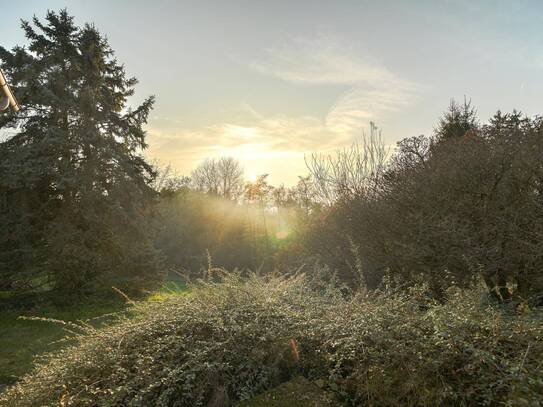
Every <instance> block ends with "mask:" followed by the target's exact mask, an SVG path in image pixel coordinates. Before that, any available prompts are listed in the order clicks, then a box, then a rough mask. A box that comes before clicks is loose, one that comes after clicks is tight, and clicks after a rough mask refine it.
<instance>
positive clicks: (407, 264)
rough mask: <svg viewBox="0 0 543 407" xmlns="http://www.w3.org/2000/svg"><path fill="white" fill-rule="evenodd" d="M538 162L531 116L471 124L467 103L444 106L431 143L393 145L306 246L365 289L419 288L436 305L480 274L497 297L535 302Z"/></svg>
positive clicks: (541, 215)
mask: <svg viewBox="0 0 543 407" xmlns="http://www.w3.org/2000/svg"><path fill="white" fill-rule="evenodd" d="M458 129H462V132H459V130H458ZM466 129H467V130H466ZM341 159H343V158H342V157H341V156H340V157H339V158H338V159H337V160H341ZM542 159H543V120H542V119H541V118H539V117H536V118H527V117H523V116H522V115H521V114H520V113H518V112H513V113H511V114H502V113H499V112H498V113H497V114H496V115H495V116H494V117H493V118H491V120H490V121H489V122H488V124H485V125H479V124H478V123H477V121H476V120H475V112H474V111H473V109H471V108H470V106H469V104H467V103H466V104H465V105H464V106H459V105H456V104H453V105H452V106H451V109H450V111H449V112H448V113H447V114H446V115H445V116H444V118H443V119H442V120H441V122H440V125H439V127H438V129H437V130H436V134H435V135H434V136H433V137H424V136H420V137H413V138H408V139H404V140H402V141H401V142H400V143H399V144H398V148H397V151H396V152H395V153H394V154H393V156H392V158H391V159H390V160H389V161H388V162H387V165H386V166H385V167H381V168H377V169H376V170H375V171H373V172H371V173H368V174H367V176H366V177H365V178H363V179H362V182H361V184H362V185H366V186H367V187H366V188H362V187H360V188H359V190H360V191H359V192H358V191H355V193H349V194H340V196H339V197H338V198H337V199H336V200H335V201H334V203H333V204H332V205H330V206H329V208H328V210H326V211H324V213H323V216H321V217H319V218H316V219H315V221H314V222H313V224H312V227H311V229H310V230H309V232H308V234H307V235H306V246H307V247H308V250H309V251H313V252H317V253H320V256H321V258H322V259H323V261H324V262H326V263H327V264H330V265H331V266H333V267H334V268H337V269H338V270H345V271H347V272H348V271H349V270H351V272H350V273H346V272H344V273H343V274H344V275H345V278H346V279H347V280H351V281H353V280H356V278H357V276H360V275H361V276H362V278H361V279H362V280H363V281H362V282H363V284H365V286H366V287H368V288H375V287H376V286H378V285H379V284H380V283H381V281H382V279H383V277H384V276H386V275H392V276H394V277H395V278H401V279H403V281H404V283H416V282H421V281H424V282H428V284H429V285H430V286H431V288H432V290H433V293H434V295H435V297H436V298H441V297H443V291H444V290H445V289H446V288H447V287H449V286H451V285H454V284H458V285H460V286H463V287H469V286H470V285H471V284H472V283H473V281H474V280H476V279H477V278H478V276H479V275H482V276H483V278H484V280H485V282H486V284H487V286H488V288H489V289H490V290H491V291H492V292H493V294H494V295H495V296H496V297H497V298H499V299H501V300H509V299H511V298H512V297H515V298H516V300H518V301H528V302H530V303H532V304H535V303H538V302H539V301H541V295H542V293H543V274H542V271H541V270H542V269H543V268H542V266H543V263H542V261H543V257H542V256H541V253H543V251H542V246H541V242H543V240H542V236H543V223H542V220H543V189H542V184H541V181H542V180H543V167H542V166H541V162H542ZM343 161H345V160H344V159H343ZM336 166H339V164H336ZM352 168H353V167H352V166H349V165H347V169H348V170H350V169H352ZM313 174H314V176H317V177H319V176H321V175H320V174H319V173H318V172H315V171H313ZM332 175H333V176H332V177H331V179H332V180H331V181H330V182H329V183H332V182H335V181H336V179H337V178H338V176H336V175H335V174H332ZM341 175H342V173H341V172H340V174H339V176H341ZM321 177H322V176H321ZM339 178H340V179H342V178H341V177H339ZM336 184H337V182H336Z"/></svg>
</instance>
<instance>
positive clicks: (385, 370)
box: [0, 275, 543, 407]
mask: <svg viewBox="0 0 543 407" xmlns="http://www.w3.org/2000/svg"><path fill="white" fill-rule="evenodd" d="M221 280H222V281H221V282H216V283H199V284H198V285H197V286H195V287H193V289H192V292H191V294H189V295H186V296H182V297H169V298H168V299H166V300H163V301H161V302H156V303H145V304H136V305H135V308H134V310H133V312H134V311H135V312H136V314H137V315H136V316H135V317H133V318H122V320H121V321H119V323H117V324H115V325H113V326H110V327H106V328H102V329H93V328H90V327H88V326H87V325H82V326H80V327H79V328H77V329H78V330H80V331H82V332H83V333H82V334H81V335H78V344H77V345H75V346H71V347H69V348H66V349H65V350H63V351H61V352H59V353H56V354H51V355H48V356H47V357H45V359H44V360H43V361H41V362H40V363H39V365H38V367H37V368H36V369H35V371H34V372H32V373H30V374H29V375H27V376H26V377H24V378H23V379H22V380H21V381H20V383H19V384H17V385H16V386H14V387H12V388H11V389H9V390H8V391H7V392H6V393H5V394H4V395H3V396H2V398H0V403H1V404H2V405H4V406H20V407H24V406H58V405H63V406H121V405H122V406H198V405H201V406H223V405H224V406H228V405H232V404H234V403H235V402H236V401H237V400H240V399H246V398H249V397H251V396H252V395H254V394H256V393H258V392H260V391H262V390H264V389H266V388H268V387H271V386H274V385H275V384H277V383H279V382H281V381H284V380H287V379H288V378H289V377H291V376H292V375H294V374H300V373H301V374H304V375H305V376H306V377H309V378H310V379H312V380H314V381H315V382H317V383H319V384H320V385H321V386H323V387H325V388H328V389H329V390H331V391H333V392H335V394H336V395H337V397H338V398H339V399H340V400H341V401H342V402H343V403H344V404H345V405H361V404H365V405H372V406H391V405H408V406H409V405H410V406H436V405H451V406H462V405H464V406H476V405H491V406H492V405H496V406H497V405H510V406H519V405H531V406H537V405H541V399H542V397H543V373H542V364H541V360H542V358H543V329H542V325H543V324H542V321H543V315H542V314H541V311H538V310H533V311H529V310H525V311H524V313H522V314H516V313H515V312H513V311H512V310H508V309H506V308H503V306H498V305H495V304H493V303H490V302H488V301H487V300H485V299H484V298H485V297H484V296H481V293H480V292H479V291H476V290H473V291H469V292H465V291H457V292H456V291H450V292H448V296H449V300H448V302H447V303H445V304H436V303H434V302H433V301H432V300H430V299H429V298H430V297H428V296H427V294H426V290H425V288H424V287H422V288H420V287H419V288H416V289H412V290H410V292H408V293H405V292H403V293H394V292H389V291H388V290H383V292H381V293H373V294H371V295H370V294H363V293H359V294H353V295H345V292H344V291H343V290H339V289H337V288H334V287H331V286H329V285H327V284H324V283H322V282H320V283H319V282H315V281H310V280H308V279H306V278H305V277H304V276H302V275H298V276H294V277H290V278H285V277H282V278H279V277H267V278H260V277H256V276H250V277H249V278H247V279H242V278H241V277H240V276H239V275H224V276H223V278H222V279H221Z"/></svg>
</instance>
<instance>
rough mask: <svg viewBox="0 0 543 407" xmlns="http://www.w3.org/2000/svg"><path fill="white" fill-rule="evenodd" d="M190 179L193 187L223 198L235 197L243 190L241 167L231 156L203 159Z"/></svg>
mask: <svg viewBox="0 0 543 407" xmlns="http://www.w3.org/2000/svg"><path fill="white" fill-rule="evenodd" d="M191 179H192V183H193V186H194V188H195V189H197V190H199V191H202V192H205V193H208V194H213V195H217V196H220V197H223V198H225V199H237V198H238V197H239V196H240V195H241V193H242V192H243V168H242V167H241V164H240V163H239V161H237V160H236V159H235V158H232V157H221V158H210V159H207V160H205V161H204V162H203V163H202V164H200V165H199V166H198V167H197V168H196V169H195V170H194V171H193V172H192V174H191Z"/></svg>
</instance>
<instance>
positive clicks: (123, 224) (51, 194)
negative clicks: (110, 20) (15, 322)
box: [0, 10, 159, 295]
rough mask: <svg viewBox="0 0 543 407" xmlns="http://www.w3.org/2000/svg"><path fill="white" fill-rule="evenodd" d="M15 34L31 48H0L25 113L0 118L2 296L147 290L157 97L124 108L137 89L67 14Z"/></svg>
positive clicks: (152, 269)
mask: <svg viewBox="0 0 543 407" xmlns="http://www.w3.org/2000/svg"><path fill="white" fill-rule="evenodd" d="M22 27H23V29H24V32H25V35H26V38H27V39H28V42H29V44H28V46H26V47H19V46H17V47H15V48H14V49H13V50H12V51H9V50H6V49H5V48H3V47H0V58H1V59H2V60H3V61H4V64H3V69H4V71H5V73H6V76H7V77H8V78H9V80H10V82H11V84H12V85H13V88H14V90H15V92H16V94H17V97H18V98H19V100H20V102H21V105H22V109H21V111H20V112H19V113H18V114H7V115H3V116H2V117H1V119H0V120H1V122H0V127H2V128H3V129H11V130H10V131H11V133H12V134H11V136H9V137H8V138H7V140H5V141H3V142H1V143H0V191H1V193H2V202H0V204H1V206H0V279H1V280H2V281H3V282H2V285H3V286H4V288H9V287H12V288H13V287H14V286H15V287H25V286H26V287H30V288H32V287H35V286H39V285H48V286H53V287H54V288H55V289H56V290H57V291H61V292H63V293H64V294H65V295H66V294H81V293H85V292H89V291H94V290H96V288H97V287H100V286H106V287H109V285H111V283H112V282H114V283H115V284H117V285H121V286H125V287H138V286H139V287H143V286H147V287H148V288H149V287H150V281H153V280H157V272H158V266H159V262H158V261H157V257H156V254H155V250H154V248H153V247H152V244H151V242H152V241H151V236H150V235H149V234H148V222H149V217H148V216H147V214H148V212H149V204H150V203H151V201H152V198H153V194H154V193H153V191H152V189H151V188H150V186H149V182H150V181H151V180H152V178H153V176H154V173H153V171H152V168H151V167H150V166H149V165H148V164H147V163H146V162H145V161H144V159H143V158H142V156H141V151H142V150H143V149H144V148H145V147H146V144H145V131H144V130H143V128H142V126H143V125H144V124H145V123H146V121H147V116H148V114H149V111H150V109H151V108H152V105H153V98H148V99H146V100H145V101H144V102H143V103H142V104H141V105H140V106H138V107H136V108H135V109H129V108H128V105H127V98H128V97H130V96H131V95H133V93H134V86H135V84H136V83H137V81H136V79H135V78H128V77H126V74H125V72H124V68H123V66H122V65H121V64H119V63H118V62H117V60H116V59H115V58H114V54H113V51H112V50H111V48H110V47H109V45H108V43H107V41H106V39H105V38H104V37H102V36H101V35H100V33H99V32H98V31H97V30H96V28H94V26H91V25H84V26H83V27H77V26H76V25H75V24H74V21H73V18H72V17H70V16H69V15H68V13H67V12H66V10H62V11H60V12H59V13H55V12H52V11H51V12H48V13H47V16H46V19H45V21H44V22H42V21H40V20H39V19H37V18H34V19H33V21H32V22H27V21H23V23H22Z"/></svg>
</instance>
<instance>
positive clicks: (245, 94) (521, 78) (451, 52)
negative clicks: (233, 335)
mask: <svg viewBox="0 0 543 407" xmlns="http://www.w3.org/2000/svg"><path fill="white" fill-rule="evenodd" d="M0 4H1V5H2V14H3V19H2V20H3V21H2V25H1V26H0V38H1V40H0V41H1V44H2V45H3V46H6V47H11V46H13V45H15V44H20V45H22V44H25V43H26V40H25V38H24V36H23V33H22V31H21V29H20V19H21V18H23V19H29V18H31V17H32V16H33V15H36V16H38V17H43V16H44V15H45V12H46V10H47V9H51V10H59V9H61V8H65V7H66V8H68V11H69V12H70V13H71V14H72V15H74V16H75V20H76V22H78V23H81V24H83V23H85V22H90V23H94V24H95V26H96V27H97V28H98V29H99V30H100V31H101V32H102V33H103V34H105V35H106V36H107V38H108V39H109V42H110V45H111V47H112V48H113V49H114V50H115V52H116V56H117V58H118V60H119V61H120V62H122V63H124V64H125V67H126V71H127V73H128V74H129V75H133V76H135V77H137V78H138V79H139V81H140V82H139V84H138V85H137V88H136V96H135V97H134V98H133V99H132V100H131V101H130V103H131V104H133V105H136V104H137V103H138V102H140V101H141V100H143V99H144V98H145V97H146V96H148V95H155V96H156V104H155V108H154V110H153V112H152V113H151V116H150V119H149V122H148V124H147V130H148V138H147V142H148V144H149V148H148V150H147V151H146V153H145V154H146V156H147V157H149V158H150V159H157V160H159V161H160V162H161V163H162V164H164V165H166V164H171V165H172V166H173V167H174V168H175V169H177V171H178V172H179V174H187V175H188V174H189V173H190V171H191V169H193V168H194V167H195V166H197V165H198V164H199V163H200V162H202V161H203V160H204V159H205V158H208V157H219V156H232V157H235V158H237V159H238V160H240V161H241V163H242V165H243V166H244V168H245V174H246V176H247V178H252V177H255V176H256V175H259V174H266V173H267V174H270V175H269V179H270V181H271V182H272V183H273V184H275V185H278V184H280V183H285V184H286V185H292V184H294V183H295V182H296V180H297V177H298V176H299V175H305V174H306V173H307V170H306V167H305V162H304V157H305V156H307V155H309V154H311V153H313V152H322V153H330V152H333V151H334V150H336V149H338V148H343V147H347V146H349V145H350V144H351V143H352V142H353V140H356V139H357V138H360V137H361V136H362V134H363V133H364V132H366V133H367V131H368V129H369V123H370V121H373V122H375V123H376V125H377V126H378V128H379V129H380V130H381V132H382V136H383V139H384V140H385V143H387V144H388V145H390V146H393V145H395V143H396V142H397V141H399V140H401V139H402V138H405V137H411V136H416V135H420V134H426V135H429V134H431V133H432V131H433V128H434V126H435V124H436V122H437V120H438V119H439V117H440V115H441V114H442V112H443V111H444V110H445V109H446V108H447V106H448V105H449V103H450V100H451V98H455V99H456V100H463V99H464V97H467V98H468V99H471V100H472V103H473V104H474V106H475V107H476V108H477V110H478V111H479V114H480V117H481V119H482V120H486V119H488V117H490V116H491V115H492V114H493V113H495V112H496V111H497V110H498V109H500V110H502V111H511V110H513V109H517V110H521V111H522V112H524V113H526V114H527V115H529V116H532V115H536V114H541V113H542V108H543V96H542V95H543V29H541V27H542V21H543V2H541V1H539V0H536V1H468V0H449V1H415V0H411V1H407V0H406V1H386V0H383V1H355V0H343V1H339V0H338V1H317V0H313V1H302V0H300V1H293V0H290V1H282V0H274V1H260V0H247V1H241V0H229V1H223V0H217V1H206V0H199V1H192V2H188V1H167V0H160V1H140V0H131V1H128V0H116V1H114V0H92V1H89V0H85V1H79V0H60V1H56V0H48V1H46V0H25V1H13V0H11V1H8V0H0Z"/></svg>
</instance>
